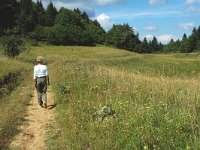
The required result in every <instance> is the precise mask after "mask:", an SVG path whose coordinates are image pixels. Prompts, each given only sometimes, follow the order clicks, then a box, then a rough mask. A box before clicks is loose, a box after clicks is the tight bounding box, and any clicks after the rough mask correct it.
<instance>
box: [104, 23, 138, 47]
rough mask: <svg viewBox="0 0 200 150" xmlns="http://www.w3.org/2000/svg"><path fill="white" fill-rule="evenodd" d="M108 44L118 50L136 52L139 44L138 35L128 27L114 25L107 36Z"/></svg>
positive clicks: (125, 25) (126, 25)
mask: <svg viewBox="0 0 200 150" xmlns="http://www.w3.org/2000/svg"><path fill="white" fill-rule="evenodd" d="M106 44H107V45H111V46H115V47H117V48H122V49H127V50H130V51H134V48H135V47H136V46H137V44H140V43H139V39H138V35H135V33H134V31H133V29H132V28H131V27H130V26H129V25H128V24H124V25H113V27H112V29H111V30H110V31H108V33H107V36H106Z"/></svg>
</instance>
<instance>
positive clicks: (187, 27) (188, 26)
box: [178, 22, 195, 30]
mask: <svg viewBox="0 0 200 150" xmlns="http://www.w3.org/2000/svg"><path fill="white" fill-rule="evenodd" d="M194 26H195V25H194V23H193V22H186V23H179V24H178V27H179V28H180V29H184V30H190V29H192V28H194Z"/></svg>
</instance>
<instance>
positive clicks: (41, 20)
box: [35, 0, 45, 26]
mask: <svg viewBox="0 0 200 150" xmlns="http://www.w3.org/2000/svg"><path fill="white" fill-rule="evenodd" d="M35 14H36V16H37V24H39V25H43V26H44V25H45V9H44V7H43V4H42V2H41V0H40V1H38V0H37V2H36V7H35Z"/></svg>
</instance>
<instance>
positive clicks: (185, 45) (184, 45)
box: [180, 33, 190, 53]
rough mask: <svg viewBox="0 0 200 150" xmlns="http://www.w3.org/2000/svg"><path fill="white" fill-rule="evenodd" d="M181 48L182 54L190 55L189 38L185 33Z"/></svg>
mask: <svg viewBox="0 0 200 150" xmlns="http://www.w3.org/2000/svg"><path fill="white" fill-rule="evenodd" d="M180 47H181V50H180V52H183V53H188V52H189V51H190V49H189V45H188V38H187V35H186V34H185V33H184V34H183V38H182V41H181V45H180Z"/></svg>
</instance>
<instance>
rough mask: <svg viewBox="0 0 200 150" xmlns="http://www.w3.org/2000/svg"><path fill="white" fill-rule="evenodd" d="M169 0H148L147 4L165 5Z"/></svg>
mask: <svg viewBox="0 0 200 150" xmlns="http://www.w3.org/2000/svg"><path fill="white" fill-rule="evenodd" d="M168 1H169V0H149V4H151V5H152V4H158V3H167V2H168Z"/></svg>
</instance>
